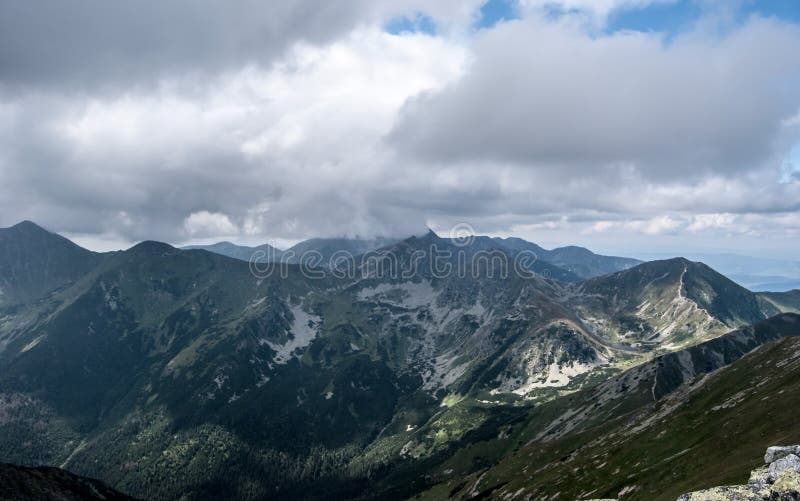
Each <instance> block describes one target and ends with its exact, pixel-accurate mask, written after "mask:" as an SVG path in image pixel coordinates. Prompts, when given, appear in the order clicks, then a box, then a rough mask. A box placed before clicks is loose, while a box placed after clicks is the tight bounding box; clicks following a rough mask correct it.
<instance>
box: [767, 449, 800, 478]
mask: <svg viewBox="0 0 800 501" xmlns="http://www.w3.org/2000/svg"><path fill="white" fill-rule="evenodd" d="M786 470H790V471H795V472H797V473H800V457H797V456H796V455H794V454H789V455H788V456H786V457H782V458H780V459H778V460H776V461H773V463H772V464H771V465H769V480H770V481H771V482H774V481H775V480H776V479H777V478H778V475H780V474H781V473H783V472H784V471H786Z"/></svg>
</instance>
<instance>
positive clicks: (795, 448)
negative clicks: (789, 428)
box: [764, 445, 800, 464]
mask: <svg viewBox="0 0 800 501" xmlns="http://www.w3.org/2000/svg"><path fill="white" fill-rule="evenodd" d="M789 454H794V455H796V456H800V445H784V446H775V447H769V448H767V453H766V454H765V455H764V463H765V464H770V463H772V462H773V461H777V460H778V459H781V458H785V457H786V456H788V455H789Z"/></svg>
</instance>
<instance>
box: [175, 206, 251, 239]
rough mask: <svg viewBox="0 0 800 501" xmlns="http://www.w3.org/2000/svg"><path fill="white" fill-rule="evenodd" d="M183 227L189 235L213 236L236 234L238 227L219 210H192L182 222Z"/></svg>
mask: <svg viewBox="0 0 800 501" xmlns="http://www.w3.org/2000/svg"><path fill="white" fill-rule="evenodd" d="M183 227H184V229H185V230H186V233H188V234H189V236H190V237H209V236H210V237H214V236H220V235H236V234H238V233H239V228H238V227H237V226H236V225H235V224H233V223H232V222H231V220H230V218H229V217H228V216H226V215H225V214H220V213H219V212H213V213H212V212H208V211H206V210H204V211H200V212H192V213H191V214H190V215H189V217H187V218H186V220H185V221H184V222H183Z"/></svg>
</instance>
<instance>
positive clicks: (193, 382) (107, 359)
mask: <svg viewBox="0 0 800 501" xmlns="http://www.w3.org/2000/svg"><path fill="white" fill-rule="evenodd" d="M298 245H299V246H300V247H299V249H300V250H302V252H296V254H304V253H306V252H307V251H309V250H315V251H317V252H318V253H319V254H320V255H322V256H323V257H325V256H329V257H331V256H333V255H334V254H335V253H336V252H337V251H340V250H344V251H346V252H350V253H351V254H353V255H357V254H364V253H369V255H370V258H369V259H366V260H358V261H356V262H355V263H354V265H355V269H353V270H347V271H348V272H347V273H344V272H343V270H340V269H338V268H337V266H333V267H331V268H330V269H328V270H319V269H316V268H315V267H314V266H312V268H314V269H313V270H311V271H313V273H310V272H309V270H308V269H306V268H308V267H307V266H306V264H308V263H303V262H302V261H287V262H286V263H284V264H283V265H282V266H281V267H280V269H279V270H276V271H275V272H274V273H271V274H263V275H260V274H258V273H254V272H253V270H251V266H250V264H249V263H248V262H246V261H245V260H244V259H243V258H246V257H247V253H248V252H250V253H252V252H255V251H256V250H259V249H261V250H268V249H265V248H264V247H263V246H262V247H259V248H249V249H247V250H243V248H241V247H237V246H234V245H233V244H225V245H221V244H218V245H217V246H216V247H215V249H216V250H213V251H212V250H211V249H208V250H206V249H176V248H174V247H172V246H170V245H167V244H164V243H159V242H142V243H140V244H137V245H136V246H134V247H132V248H130V249H128V250H125V251H119V252H112V253H103V254H98V253H93V252H90V251H88V250H85V249H82V248H80V247H78V246H77V245H75V244H73V243H71V242H69V241H68V240H66V239H64V238H63V237H60V236H58V235H56V234H53V233H50V232H48V231H46V230H44V229H42V228H40V227H38V226H36V225H35V224H33V223H29V222H25V223H21V224H19V225H17V226H14V227H12V228H6V229H1V230H0V289H2V293H0V294H1V295H0V451H2V453H0V461H4V462H9V463H16V464H20V465H39V464H45V465H51V466H59V467H61V468H66V469H68V470H70V471H73V472H75V473H78V474H80V475H85V476H88V477H92V478H98V479H101V480H102V481H104V482H106V483H107V484H108V485H111V486H113V487H114V488H115V489H117V490H119V491H121V492H124V493H126V494H128V495H131V496H134V497H138V498H145V499H178V498H185V499H208V498H218V497H228V498H230V497H233V498H241V499H260V498H265V497H269V498H286V499H296V498H307V499H315V498H322V497H330V496H334V497H340V498H359V497H361V498H371V497H381V498H404V497H409V496H412V495H416V494H421V495H425V496H432V497H434V498H435V497H447V496H462V497H471V496H472V495H473V494H480V493H487V494H486V495H487V496H489V495H495V494H496V495H500V494H501V493H503V495H505V494H514V492H516V490H515V491H510V490H509V489H510V488H511V486H514V487H515V489H523V490H524V491H525V492H545V491H547V492H548V493H551V494H554V493H556V490H554V489H556V486H555V485H549V486H544V487H543V486H541V485H540V484H538V483H537V482H538V480H536V481H531V480H530V478H529V476H527V475H525V474H523V473H520V471H523V472H524V471H525V470H519V469H517V470H516V471H517V474H516V476H515V475H510V474H508V473H503V472H507V471H511V470H513V469H514V468H519V466H520V465H519V461H521V459H519V458H520V457H521V456H520V454H522V452H520V451H528V450H530V451H535V454H534V456H536V457H537V458H538V459H537V460H536V462H535V463H531V465H530V466H529V469H530V468H532V469H542V468H543V469H544V470H542V471H545V470H547V471H548V472H549V471H552V472H554V473H553V475H554V476H553V477H552V478H561V476H563V475H566V470H564V469H563V468H565V466H563V465H562V466H561V467H560V468H562V469H561V470H559V469H558V468H557V467H556V466H558V465H556V463H555V461H556V459H552V458H553V457H555V456H554V455H556V456H558V458H557V460H558V462H559V463H570V462H571V460H570V461H560V459H561V458H562V457H564V454H567V456H566V457H567V458H569V457H571V456H569V454H572V452H573V451H572V449H570V450H569V451H565V449H564V447H567V446H566V445H559V444H561V443H562V442H563V443H567V442H564V441H569V443H570V444H574V445H571V446H570V447H573V448H575V450H578V449H579V448H580V447H584V448H585V447H589V446H591V447H595V449H591V447H590V449H591V450H592V451H595V450H596V452H592V454H595V455H596V454H600V452H601V451H602V448H598V447H600V446H599V445H597V444H596V441H597V440H600V441H601V442H603V440H604V439H603V438H602V437H600V435H597V434H596V433H595V434H594V435H592V433H589V432H588V431H585V430H590V429H591V430H595V429H596V428H597V429H599V430H600V431H598V433H608V434H614V433H616V435H613V436H614V437H617V436H619V437H627V436H628V432H629V431H630V430H629V429H628V428H624V427H622V426H623V424H625V423H627V424H628V425H629V424H630V423H639V424H640V425H641V423H646V422H655V421H653V420H656V421H657V420H658V419H666V418H662V417H660V416H661V414H658V416H659V417H652V416H654V415H656V414H653V413H656V412H657V411H658V410H659V409H661V408H662V407H664V406H667V403H665V402H671V401H672V400H670V399H678V398H679V397H680V396H682V395H687V396H686V397H685V398H690V397H691V396H692V395H695V394H694V393H692V391H693V390H692V388H693V386H692V385H694V384H696V383H697V381H696V380H697V379H698V378H699V377H701V376H702V375H704V374H709V373H710V372H711V371H716V372H714V374H715V375H714V377H716V378H718V379H719V378H721V377H722V376H718V375H717V374H718V373H719V374H733V376H731V377H732V378H735V375H736V374H738V373H737V372H736V371H738V370H739V369H734V368H736V367H744V366H742V365H741V364H743V363H746V361H748V360H751V359H752V356H751V355H750V354H749V353H751V352H753V350H754V349H755V348H758V347H759V346H762V345H768V347H765V349H764V350H762V349H758V350H755V352H756V355H754V356H761V353H762V351H763V353H772V356H773V357H777V356H778V354H779V353H784V354H785V353H788V351H787V350H791V349H793V348H794V345H793V344H791V343H792V342H793V341H792V340H787V341H782V340H781V339H782V338H783V337H784V336H791V335H797V334H798V333H800V332H798V329H800V324H798V322H797V318H798V317H797V316H796V315H794V314H793V313H792V312H796V311H798V309H800V296H798V295H797V294H795V293H782V294H762V293H759V294H756V293H753V292H751V291H749V290H747V289H745V288H743V287H741V286H739V285H737V284H736V283H734V282H732V281H731V280H729V279H727V278H726V277H724V276H723V275H720V274H719V273H717V272H716V271H714V270H713V269H711V268H709V267H708V266H706V265H704V264H702V263H698V262H693V261H689V260H686V259H683V258H674V259H667V260H661V261H653V262H645V263H638V262H635V261H633V260H627V259H625V258H614V257H606V256H598V255H596V254H593V253H591V252H590V251H588V250H586V249H581V248H577V247H566V248H561V249H554V250H552V251H546V250H544V249H541V248H539V247H538V246H536V245H535V244H532V243H528V242H524V241H522V240H518V239H492V238H489V237H476V238H474V239H471V240H469V241H468V242H466V243H465V242H462V241H458V240H452V239H446V238H441V237H438V236H437V235H436V234H435V233H432V232H429V233H428V234H426V235H421V236H415V237H410V238H407V239H404V240H400V241H396V242H387V241H382V242H374V241H373V242H370V243H365V241H355V242H354V241H346V240H321V239H316V240H309V241H307V242H304V243H303V244H298ZM296 247H297V246H296ZM434 248H435V249H436V252H441V253H442V256H444V257H442V256H439V255H434V251H433V250H432V249H434ZM523 251H530V252H531V253H533V255H535V256H536V259H535V260H532V261H531V260H526V261H524V270H519V269H515V270H513V271H514V272H513V273H508V267H509V263H517V262H518V261H519V258H520V256H523V255H524V254H523ZM287 252H288V250H287ZM226 254H227V255H226ZM233 254H236V255H233ZM251 255H252V254H251ZM440 257H442V259H439V258H440ZM484 258H485V259H484ZM464 259H465V260H467V261H470V262H472V263H473V264H474V263H476V262H477V263H479V265H475V266H472V267H470V268H469V272H468V273H460V271H464V270H462V268H461V267H462V265H463V262H462V260H464ZM311 264H314V263H311ZM441 266H444V267H445V269H446V270H449V271H448V272H447V273H441V272H440V271H441V270H440V269H439V267H441ZM523 271H524V272H523ZM340 272H341V273H340ZM752 325H755V327H750V326H752ZM775 361H776V363H777V359H775ZM747 363H749V362H747ZM792 367H794V366H792ZM728 368H729V369H728ZM728 370H729V371H731V372H720V371H728ZM776 377H778V375H776ZM781 377H783V376H782V375H781ZM736 381H738V380H736ZM736 381H733V380H731V381H730V382H724V383H720V386H719V388H720V390H719V392H720V395H726V396H727V397H726V398H728V397H730V398H734V397H735V395H736V394H737V393H736V392H739V391H741V388H740V386H741V385H740V386H736V384H739V383H736ZM781 381H783V380H781ZM765 384H767V383H765ZM770 388H772V387H770ZM734 390H735V391H734ZM770 391H772V390H770ZM777 391H778V390H777V389H776V390H775V391H774V392H773V393H769V394H767V395H766V396H769V395H776V393H775V392H777ZM726 392H727V393H726ZM731 392H733V393H731ZM680 398H684V397H680ZM685 398H684V400H685ZM737 398H738V397H737ZM681 402H684V401H683V400H682V401H681ZM670 405H672V404H670ZM681 405H682V404H681ZM706 410H707V409H706ZM754 412H755V411H754ZM634 416H635V419H634ZM665 416H666V415H665ZM673 416H678V414H669V418H670V419H672V417H673ZM601 417H602V418H603V419H604V420H605V421H606V422H608V423H614V425H613V426H614V427H612V426H607V427H604V426H601V425H600V424H598V423H597V422H596V421H594V420H593V419H594V418H597V419H600V418H601ZM712 417H713V416H712ZM587 419H588V420H587ZM676 419H677V418H676ZM697 419H700V420H701V421H702V419H705V418H701V417H698V418H697ZM648 420H650V421H648ZM701 424H702V426H708V427H713V423H712V422H711V417H708V418H707V419H706V420H705V421H703V422H702V423H701ZM701 424H698V425H697V426H701ZM616 426H620V428H615V427H616ZM593 427H594V428H593ZM661 429H664V430H667V432H668V431H669V430H668V429H667V428H666V427H663V428H661ZM593 433H594V432H593ZM648 433H650V432H648ZM654 433H657V434H658V433H661V431H660V429H659V430H656V431H654ZM603 436H605V435H603ZM609 436H611V435H609ZM598 437H599V438H598ZM775 438H776V443H777V442H786V440H777V439H778V438H781V437H775ZM676 440H677V439H676ZM540 442H541V444H540ZM551 442H553V443H554V444H555V445H553V443H551ZM510 444H513V445H510ZM542 444H543V445H542ZM587 444H588V445H587ZM592 444H594V445H592ZM626 444H627V442H626ZM761 445H762V444H758V448H759V449H761V448H762V446H761ZM628 446H629V445H624V447H628ZM537 447H547V448H549V449H547V450H544V449H542V450H543V451H544V452H541V453H540V452H539V449H537ZM620 447H623V446H622V445H620ZM631 447H632V446H631ZM753 447H755V444H754V445H753ZM664 450H665V452H664V454H666V453H667V452H669V451H671V450H672V449H664ZM606 452H607V451H606ZM559 454H560V455H559ZM684 454H686V453H684ZM597 457H603V456H600V455H597V456H596V457H595V456H592V459H593V460H594V459H596V458H597ZM621 457H622V456H621ZM548 458H550V459H548ZM525 461H530V460H529V459H526V460H525ZM505 465H511V466H508V467H506V466H505ZM537 465H538V466H537ZM554 465H555V466H554ZM595 466H596V465H595ZM586 467H587V468H588V466H586ZM504 468H510V469H511V470H506V469H504ZM653 468H655V466H653ZM448 471H450V473H447V472H448ZM737 471H738V470H737ZM484 475H487V476H484ZM495 478H496V479H497V481H496V482H495V483H490V482H488V480H489V479H495ZM537 478H538V476H537ZM548 478H550V477H548ZM564 478H567V477H564ZM642 478H643V479H647V482H650V483H648V484H647V485H659V484H657V483H652V482H655V481H654V480H652V479H650V477H646V475H645V476H642ZM454 479H458V481H457V480H454ZM603 479H604V480H603V482H607V483H606V484H603V483H602V482H600V480H597V481H595V480H592V479H583V480H581V482H583V485H590V484H591V485H595V484H597V485H601V486H602V487H597V488H596V490H598V491H600V490H603V492H611V490H613V489H614V488H616V485H617V483H624V482H623V481H624V479H623V478H621V477H619V475H617V476H614V475H608V476H603ZM694 479H695V478H694V477H692V478H689V477H687V481H688V480H694ZM462 480H463V482H462ZM714 480H719V481H718V482H716V483H715V484H710V485H716V484H719V483H723V481H726V480H727V478H722V477H719V478H717V477H715V478H714ZM492 481H494V480H492ZM644 481H645V480H642V482H644ZM470 482H475V483H474V485H473V484H471V483H470ZM592 482H594V483H592ZM614 482H617V483H614ZM462 484H463V485H462ZM559 485H560V484H559ZM578 485H580V483H579V484H578ZM551 487H553V489H551ZM649 488H650V487H642V486H639V488H638V489H633V490H629V491H627V492H626V493H625V494H627V495H629V496H628V497H630V498H631V499H636V498H637V496H639V497H638V499H650V498H646V497H642V496H644V495H645V493H646V492H649V491H648V490H647V489H649ZM537 489H538V490H537ZM557 489H558V491H560V492H562V493H565V492H566V491H565V490H563V488H562V487H560V486H559V487H558V488H557ZM575 489H578V487H575ZM621 489H622V488H621ZM684 490H689V489H684ZM589 491H591V489H589V488H588V487H587V488H585V489H584V490H582V491H580V492H577V491H574V492H573V491H570V492H571V493H570V495H579V494H580V495H584V494H585V495H586V496H588V495H590V494H591V495H594V494H592V493H589ZM492 493H495V494H492ZM626 499H627V497H626Z"/></svg>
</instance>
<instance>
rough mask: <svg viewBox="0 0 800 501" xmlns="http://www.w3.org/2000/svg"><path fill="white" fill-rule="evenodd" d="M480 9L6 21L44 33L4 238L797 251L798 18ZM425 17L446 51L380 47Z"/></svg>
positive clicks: (205, 8) (11, 64)
mask: <svg viewBox="0 0 800 501" xmlns="http://www.w3.org/2000/svg"><path fill="white" fill-rule="evenodd" d="M481 3H482V2H481V1H479V0H464V1H461V0H448V1H445V2H435V3H433V4H431V3H430V2H423V1H422V0H404V1H402V2H389V1H383V0H381V1H377V2H366V1H364V2H362V1H360V0H357V1H355V2H348V3H347V4H346V5H345V4H341V5H340V4H338V3H336V2H331V3H326V4H325V5H319V8H318V9H316V8H314V7H313V6H312V4H311V3H307V2H305V1H304V0H301V1H300V2H294V3H292V4H291V5H290V4H287V5H285V6H284V5H275V6H272V7H271V9H270V10H268V11H265V10H264V9H263V5H262V4H259V6H261V8H260V9H256V8H254V7H253V6H252V5H250V4H247V3H245V4H236V7H231V8H230V9H228V7H229V4H227V3H225V4H222V3H218V2H212V1H210V0H203V1H202V2H200V3H197V4H193V6H195V7H196V8H195V9H192V12H191V13H186V14H185V15H184V16H183V18H182V21H183V23H184V24H185V25H184V24H181V26H177V24H176V23H175V21H174V19H175V18H176V16H178V11H181V10H182V9H183V8H184V7H185V5H184V2H183V1H182V0H175V1H172V2H166V3H164V4H160V3H159V4H153V5H152V11H146V10H145V9H138V8H135V7H132V6H131V5H133V4H131V5H127V4H114V5H105V3H104V4H103V5H102V6H97V9H94V10H92V9H90V7H93V6H95V4H94V3H91V2H89V3H86V4H78V3H73V2H64V3H63V5H68V6H70V7H71V8H72V10H71V11H70V13H69V15H67V14H64V13H63V12H61V10H62V9H67V7H63V6H62V4H59V5H58V6H55V7H52V9H54V10H52V11H50V10H47V9H45V11H40V9H37V10H34V9H33V8H32V7H28V6H26V5H22V4H20V5H16V4H15V3H8V4H3V5H2V6H0V11H1V12H0V13H2V14H7V13H8V14H14V13H12V12H11V9H16V10H17V13H16V14H14V15H11V16H10V17H9V16H5V15H0V19H2V21H0V28H4V27H6V26H2V24H3V23H9V22H10V21H7V19H9V18H14V19H17V20H18V21H19V22H20V23H21V24H20V26H27V28H28V29H29V31H30V33H28V32H25V33H23V32H21V31H20V30H21V29H22V28H16V27H10V26H8V28H9V29H10V30H11V31H4V30H1V29H0V31H2V34H0V61H1V62H3V64H0V179H2V180H3V189H2V190H0V224H13V223H15V222H16V221H18V220H21V219H33V220H36V221H39V222H41V223H43V224H45V225H47V226H48V227H49V228H52V229H54V230H56V231H64V232H67V233H69V234H71V235H77V236H80V238H81V239H83V240H82V241H86V242H100V243H102V244H103V246H106V245H111V244H110V243H109V242H114V241H121V242H134V241H136V240H141V239H159V240H166V241H170V242H173V243H180V242H181V241H183V240H187V239H204V240H207V241H208V240H213V239H214V238H217V237H220V238H222V237H225V238H231V239H234V238H235V237H238V238H239V239H247V240H248V241H249V242H257V241H259V240H260V239H263V240H267V239H283V241H289V240H296V239H301V238H307V237H310V236H332V235H345V234H349V235H356V234H359V235H374V234H383V235H397V236H401V235H405V234H412V233H416V232H418V231H419V230H420V228H421V227H422V226H424V225H429V226H431V227H434V228H435V229H438V230H441V231H443V232H446V231H447V230H448V228H449V227H450V226H451V225H453V224H455V223H459V222H463V221H468V222H469V223H470V224H471V225H472V226H473V227H475V228H476V229H477V230H478V231H479V232H483V233H496V234H515V233H516V234H518V235H521V236H527V237H529V238H533V239H539V238H542V239H544V240H548V239H549V240H550V241H556V240H557V241H559V242H561V243H576V240H575V239H576V235H578V236H580V237H581V238H586V239H589V243H591V242H599V243H601V244H602V243H604V242H611V244H617V245H619V243H620V242H627V241H629V239H630V241H632V242H636V241H638V242H642V245H653V244H654V243H655V242H663V241H669V240H670V239H681V238H683V239H694V240H693V241H699V240H701V239H704V238H706V237H707V236H708V238H718V239H724V238H728V235H732V234H736V235H746V236H747V235H756V234H759V235H762V238H763V236H764V235H768V236H769V238H771V239H773V241H781V242H783V241H788V240H781V239H790V238H792V236H793V235H795V236H796V229H797V227H796V224H797V220H796V217H797V213H798V211H800V179H798V178H796V177H792V175H791V174H788V175H787V172H786V169H785V168H784V167H782V166H783V165H784V164H785V163H786V155H787V152H788V151H790V150H791V148H792V147H793V145H794V144H795V143H797V142H798V141H800V121H798V120H797V117H798V116H800V114H798V110H800V91H798V89H800V85H798V84H800V30H799V29H798V27H797V26H796V25H790V24H786V23H781V22H779V21H777V20H774V19H772V20H766V19H761V18H758V17H753V18H750V19H747V20H744V21H742V23H741V24H739V25H737V26H735V27H734V28H732V29H731V30H730V31H726V32H725V33H723V34H720V33H719V32H717V31H714V30H711V31H708V30H706V29H705V28H704V27H703V24H702V23H700V24H699V25H698V27H697V28H696V29H694V30H693V31H688V32H684V33H683V34H681V35H679V36H677V37H674V38H671V39H670V40H669V41H666V40H665V39H664V37H663V36H662V35H659V34H658V33H641V32H619V33H613V34H605V33H602V32H598V31H597V30H595V29H592V28H587V26H586V23H585V19H584V18H583V17H584V16H583V14H580V15H577V16H573V15H565V16H562V17H560V18H558V19H556V20H553V19H550V20H545V19H543V18H542V16H541V15H539V13H538V9H540V7H541V5H538V4H537V5H538V6H535V5H533V4H532V3H530V2H529V3H528V5H527V7H526V8H527V10H525V9H521V11H520V12H521V14H522V15H523V18H522V19H519V20H513V21H508V22H504V23H499V24H497V25H495V26H494V27H491V28H484V29H481V30H474V29H473V28H471V26H472V23H473V22H474V20H475V16H476V15H477V8H478V7H479V6H480V5H481ZM534 3H535V2H534ZM579 4H580V5H579ZM623 4H624V5H628V6H630V5H634V4H631V3H626V2H622V3H620V2H611V1H609V2H605V3H602V4H599V3H592V4H591V5H590V4H589V3H587V2H577V0H576V1H575V2H566V3H563V5H567V6H568V5H572V6H574V7H575V8H580V9H584V10H586V9H595V10H597V11H598V12H601V13H602V12H608V11H609V10H613V9H614V8H618V7H619V6H620V5H623ZM635 4H636V5H639V3H638V2H637V3H635ZM313 5H317V4H316V3H314V4H313ZM223 7H224V8H223ZM245 7H253V8H252V9H249V10H248V9H245ZM523 7H525V6H523ZM240 9H241V10H240ZM304 9H305V10H304ZM228 10H230V12H228ZM418 12H422V13H425V15H428V16H431V17H432V18H433V19H434V20H435V22H436V24H437V30H436V33H437V36H428V35H425V34H420V33H417V34H409V33H406V34H404V35H403V36H395V35H391V34H389V33H385V32H384V31H383V30H382V27H383V26H384V25H385V22H386V21H387V20H388V19H391V18H393V17H395V16H404V15H409V16H414V15H416V13H418ZM57 15H65V16H67V17H66V18H65V21H64V23H63V24H64V25H63V26H58V27H57V28H54V29H53V30H52V32H50V30H48V29H47V27H48V26H50V25H52V24H53V23H55V21H54V20H55V19H56V16H57ZM593 15H594V14H593ZM597 15H600V14H597ZM70 16H71V17H70ZM156 18H157V19H156ZM145 25H146V26H148V27H147V29H144V28H142V27H143V26H145ZM173 30H174V31H173ZM201 35H202V36H201ZM3 37H5V38H3ZM198 38H202V40H198ZM12 40H13V41H14V43H13V44H9V43H7V42H10V41H12ZM55 40H70V43H69V44H62V45H63V47H56V48H54V49H53V50H52V51H51V50H50V48H51V46H53V45H54V44H55ZM100 42H104V43H100ZM81 61H83V62H81ZM6 63H7V64H6ZM753 238H755V237H753ZM611 244H609V245H611ZM757 244H758V242H757V241H755V240H754V244H753V245H757ZM781 245H783V244H781ZM786 245H787V248H788V245H789V244H786Z"/></svg>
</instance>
